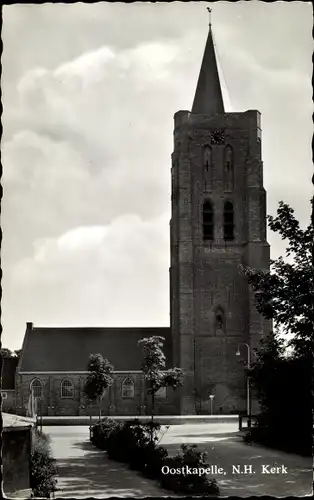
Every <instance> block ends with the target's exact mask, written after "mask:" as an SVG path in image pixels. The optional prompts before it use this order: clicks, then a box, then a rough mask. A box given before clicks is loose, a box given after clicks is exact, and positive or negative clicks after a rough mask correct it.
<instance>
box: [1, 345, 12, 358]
mask: <svg viewBox="0 0 314 500" xmlns="http://www.w3.org/2000/svg"><path fill="white" fill-rule="evenodd" d="M1 356H2V357H4V356H5V357H9V358H12V357H13V352H12V351H11V350H10V349H7V348H6V347H2V348H1Z"/></svg>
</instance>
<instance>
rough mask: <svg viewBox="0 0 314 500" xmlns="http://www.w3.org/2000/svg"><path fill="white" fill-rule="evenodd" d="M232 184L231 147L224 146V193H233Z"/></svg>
mask: <svg viewBox="0 0 314 500" xmlns="http://www.w3.org/2000/svg"><path fill="white" fill-rule="evenodd" d="M233 182H234V166H233V150H232V147H231V146H226V148H225V155H224V191H227V192H228V191H233Z"/></svg>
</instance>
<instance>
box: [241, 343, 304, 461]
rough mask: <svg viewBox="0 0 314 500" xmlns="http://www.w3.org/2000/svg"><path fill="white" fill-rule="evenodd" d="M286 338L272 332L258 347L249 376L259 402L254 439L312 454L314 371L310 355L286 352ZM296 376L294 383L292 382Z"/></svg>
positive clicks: (253, 432) (253, 430)
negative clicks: (297, 355) (303, 356)
mask: <svg viewBox="0 0 314 500" xmlns="http://www.w3.org/2000/svg"><path fill="white" fill-rule="evenodd" d="M284 351H285V346H284V342H283V339H280V338H279V336H278V335H276V334H270V335H269V336H268V337H266V338H264V339H262V341H261V343H260V347H259V349H257V350H256V351H255V354H256V357H255V361H254V363H253V364H252V366H251V369H250V379H251V384H252V386H253V388H254V389H255V393H256V395H257V398H258V401H259V404H260V414H259V415H258V418H257V426H256V427H255V428H253V429H252V430H251V432H250V433H249V436H250V438H252V440H253V441H257V442H260V443H263V444H264V445H266V446H272V447H273V446H275V447H277V448H280V449H284V450H286V451H288V452H292V453H300V454H304V455H310V454H311V435H312V408H311V402H312V398H311V373H312V364H311V363H310V362H309V360H308V359H306V360H303V359H302V358H300V357H295V356H290V357H287V356H285V352H284ZM291 380H293V384H291Z"/></svg>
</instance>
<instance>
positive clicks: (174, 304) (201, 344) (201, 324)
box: [16, 26, 270, 415]
mask: <svg viewBox="0 0 314 500" xmlns="http://www.w3.org/2000/svg"><path fill="white" fill-rule="evenodd" d="M171 184H172V194H171V206H172V208H171V221H170V252H171V267H170V327H169V328H74V327H73V328H40V327H35V326H34V325H33V324H32V323H28V324H27V330H26V334H25V338H24V343H23V348H22V353H21V358H20V361H19V365H18V367H17V373H16V391H17V393H16V398H17V405H18V406H19V407H20V408H23V407H25V405H26V404H27V401H28V398H29V394H30V390H31V389H32V390H33V393H34V394H35V396H36V397H38V399H39V400H40V401H41V403H40V404H41V411H42V413H43V414H44V415H48V414H51V415H53V414H57V415H58V414H59V415H60V414H68V415H81V414H86V413H88V411H90V410H88V409H87V406H86V401H85V400H84V397H83V385H84V380H85V378H86V375H87V372H86V370H87V361H88V356H89V355H90V354H91V353H97V352H99V353H101V354H102V355H103V356H104V357H106V358H108V360H109V361H110V362H111V363H112V364H113V365H114V367H115V382H114V385H113V387H112V388H111V389H110V391H108V394H107V395H106V397H105V400H104V402H103V413H104V414H112V415H113V414H115V415H122V414H129V415H136V414H145V412H146V411H149V402H148V400H147V398H146V391H145V384H144V378H143V373H142V372H141V352H140V348H139V347H138V345H137V343H138V340H139V339H140V338H143V337H148V336H151V335H160V336H163V337H164V338H165V354H166V358H167V366H168V367H172V366H177V367H181V368H182V369H183V371H184V384H183V387H182V388H181V389H177V390H176V391H173V390H172V389H171V390H170V389H169V390H168V389H167V390H166V391H160V394H159V395H158V398H157V408H156V410H157V413H161V414H162V413H163V414H168V415H169V414H206V413H207V414H208V413H210V408H211V406H210V401H211V400H212V401H213V408H214V413H217V412H219V413H223V414H228V413H238V412H239V411H243V410H245V409H246V374H245V367H244V361H247V360H248V355H250V356H251V358H252V356H253V349H254V348H255V347H257V345H258V343H259V341H260V339H261V337H262V336H264V335H266V334H267V333H268V332H269V331H270V323H269V322H268V321H266V320H265V319H263V317H262V316H261V315H259V314H258V312H257V310H256V308H255V304H254V294H253V291H252V289H251V288H250V286H249V285H248V283H247V280H246V278H245V276H244V274H243V272H242V270H241V266H250V267H253V268H256V269H264V270H268V269H269V262H270V256H269V254H270V249H269V245H268V243H267V241H266V192H265V189H264V187H263V163H262V159H261V116H260V113H259V112H258V111H256V110H248V111H244V112H225V109H224V102H223V96H222V90H221V83H220V79H219V73H218V67H217V60H216V55H215V48H214V42H213V36H212V30H211V26H210V28H209V33H208V38H207V42H206V47H205V52H204V56H203V60H202V65H201V70H200V74H199V78H198V83H197V87H196V93H195V97H194V102H193V106H192V109H191V111H185V110H184V111H178V112H177V113H176V114H175V116H174V150H173V154H172V167H171ZM238 351H240V354H241V355H240V356H237V355H236V353H237V352H238ZM210 396H211V397H210ZM106 398H107V399H106ZM95 411H96V408H95Z"/></svg>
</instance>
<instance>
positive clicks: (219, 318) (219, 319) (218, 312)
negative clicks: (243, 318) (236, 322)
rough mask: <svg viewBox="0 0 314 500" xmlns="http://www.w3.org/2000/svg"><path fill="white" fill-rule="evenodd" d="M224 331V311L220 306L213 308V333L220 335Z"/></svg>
mask: <svg viewBox="0 0 314 500" xmlns="http://www.w3.org/2000/svg"><path fill="white" fill-rule="evenodd" d="M224 332H225V313H224V310H223V308H222V307H220V306H218V307H216V309H215V334H216V335H221V334H223V333H224Z"/></svg>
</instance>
